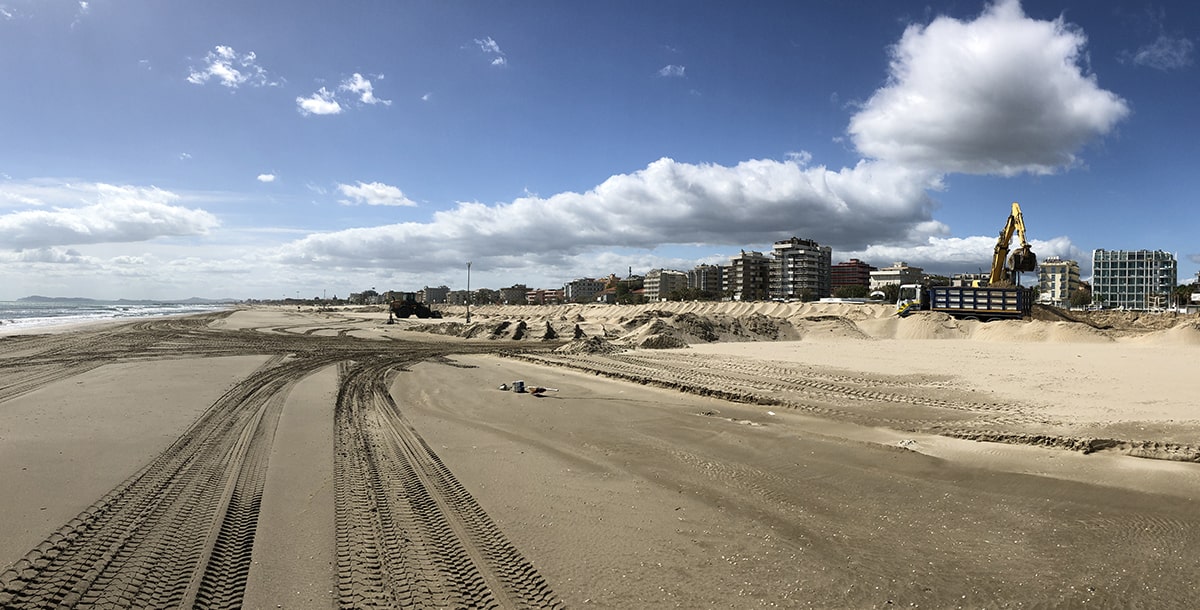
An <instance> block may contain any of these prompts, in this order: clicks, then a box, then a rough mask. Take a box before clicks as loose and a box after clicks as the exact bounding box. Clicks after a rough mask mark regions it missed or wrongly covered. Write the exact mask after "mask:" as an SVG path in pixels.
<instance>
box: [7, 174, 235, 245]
mask: <svg viewBox="0 0 1200 610" xmlns="http://www.w3.org/2000/svg"><path fill="white" fill-rule="evenodd" d="M9 188H11V185H3V186H0V195H3V193H2V191H3V190H8V189H9ZM39 194H40V195H41V196H42V197H44V198H46V199H49V201H44V202H43V203H42V204H41V205H40V206H39V207H37V208H35V209H25V210H19V211H15V212H11V213H8V214H4V215H0V243H3V244H4V245H5V246H7V247H10V248H15V249H20V250H23V249H35V250H36V249H44V248H52V247H55V246H67V245H78V244H100V243H119V242H136V241H146V240H151V239H155V238H157V237H168V236H175V237H177V236H188V235H202V234H204V233H207V232H208V231H209V230H210V229H213V228H215V227H217V226H218V225H219V224H220V222H219V221H218V220H217V218H216V217H215V216H213V215H212V214H210V213H208V212H206V211H204V210H198V209H189V208H185V207H181V206H178V205H173V203H174V202H176V201H177V200H178V199H179V196H178V195H176V194H175V193H172V192H170V191H165V190H162V189H159V188H155V187H136V186H115V185H111V184H103V183H98V184H66V185H62V186H60V187H58V188H50V187H48V186H42V187H40V188H39Z"/></svg>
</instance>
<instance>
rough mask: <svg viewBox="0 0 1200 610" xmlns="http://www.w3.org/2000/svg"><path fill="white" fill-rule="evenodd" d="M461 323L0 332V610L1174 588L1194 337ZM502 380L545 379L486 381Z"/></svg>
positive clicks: (1197, 438) (879, 598) (695, 601)
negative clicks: (537, 389)
mask: <svg viewBox="0 0 1200 610" xmlns="http://www.w3.org/2000/svg"><path fill="white" fill-rule="evenodd" d="M462 313H463V312H461V311H458V310H453V309H451V310H448V311H447V318H445V319H443V320H421V321H418V320H416V319H412V320H402V321H399V322H398V323H397V324H390V325H389V324H385V322H386V321H387V314H386V312H382V311H379V310H377V309H376V310H370V309H339V310H315V309H309V308H305V309H302V310H297V309H295V308H292V309H283V308H270V307H259V308H253V309H249V308H247V309H239V310H236V311H230V312H222V313H212V314H203V315H196V316H187V317H179V318H164V319H154V320H143V321H137V322H131V323H112V324H103V325H89V326H87V327H78V328H73V329H71V330H69V331H67V332H58V333H46V334H28V333H27V334H10V335H0V489H4V490H6V492H5V493H4V494H0V514H2V515H4V518H3V519H2V520H0V606H3V607H6V608H7V607H12V608H44V607H93V606H98V605H105V606H111V607H167V606H173V607H179V606H188V607H229V608H236V607H247V608H276V607H283V608H329V607H346V608H351V607H353V608H372V607H379V608H382V607H411V608H430V607H446V608H451V607H454V608H458V607H469V608H477V607H478V608H483V607H503V608H541V607H552V608H553V607H598V608H665V607H681V608H697V607H733V608H753V607H816V608H888V607H923V608H957V607H964V608H984V607H986V608H998V607H1024V606H1036V607H1081V606H1085V605H1086V606H1089V607H1129V606H1135V607H1147V608H1157V607H1163V608H1166V607H1188V606H1189V605H1190V604H1192V603H1194V600H1195V599H1196V597H1197V595H1198V594H1200V573H1197V571H1196V570H1195V566H1196V565H1197V564H1198V563H1200V511H1197V510H1196V509H1195V506H1196V501H1197V500H1198V499H1200V409H1198V408H1197V407H1196V406H1195V401H1194V399H1193V398H1192V394H1193V392H1192V390H1191V388H1190V386H1191V384H1190V381H1191V374H1192V371H1193V370H1194V368H1195V365H1194V361H1195V357H1196V355H1197V354H1198V353H1200V321H1198V320H1197V319H1196V318H1195V317H1192V318H1187V317H1184V316H1175V317H1171V318H1170V319H1163V318H1162V317H1158V318H1151V317H1149V316H1141V317H1139V316H1136V315H1125V316H1123V317H1121V316H1109V317H1108V318H1103V319H1102V318H1098V317H1094V318H1089V319H1086V320H1085V319H1078V320H1067V319H1059V318H1054V317H1046V316H1042V317H1041V318H1040V319H1035V320H1029V321H1019V322H1018V321H1008V322H993V323H988V324H983V323H979V322H959V321H955V320H952V319H950V318H948V317H939V316H936V315H918V316H913V317H910V318H905V319H899V318H895V317H894V316H891V315H890V313H891V312H890V311H889V310H888V308H887V307H886V306H873V305H851V304H798V303H795V304H790V303H789V304H782V303H776V304H771V303H764V304H729V303H725V304H704V303H693V304H688V303H683V304H669V305H667V304H664V305H663V306H654V307H651V306H636V307H616V306H608V307H596V306H564V307H547V308H535V307H524V308H500V307H493V308H473V309H472V322H471V323H470V324H467V323H466V320H465V318H464V317H462V315H461V314H462ZM576 337H578V338H576ZM518 380H520V381H523V382H525V383H526V384H527V385H529V386H541V387H548V388H552V390H550V391H546V392H544V393H541V394H539V395H533V394H530V393H528V392H526V393H516V392H513V391H511V390H502V389H501V385H502V384H504V385H506V386H511V385H512V383H513V382H514V381H518Z"/></svg>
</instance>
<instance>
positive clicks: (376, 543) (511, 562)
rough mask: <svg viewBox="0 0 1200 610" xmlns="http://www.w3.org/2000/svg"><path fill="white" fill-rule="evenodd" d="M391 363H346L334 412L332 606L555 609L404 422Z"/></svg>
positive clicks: (526, 566)
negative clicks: (390, 383) (392, 389)
mask: <svg viewBox="0 0 1200 610" xmlns="http://www.w3.org/2000/svg"><path fill="white" fill-rule="evenodd" d="M390 368H391V364H384V365H380V364H378V363H357V364H354V365H351V364H349V363H345V364H343V365H342V367H341V370H340V372H341V375H342V377H343V382H342V383H341V390H340V392H339V395H338V401H337V406H336V413H337V414H336V418H337V438H336V440H335V443H336V450H335V462H334V473H335V474H334V477H335V497H336V500H335V502H336V510H337V529H338V532H337V534H338V537H337V580H338V603H339V604H340V605H341V606H342V607H353V608H561V607H562V602H561V601H560V600H558V598H557V597H556V596H555V595H554V593H553V592H552V591H551V590H550V587H549V586H548V585H547V584H546V582H545V580H544V579H543V578H542V576H541V575H540V574H539V573H538V572H537V570H536V569H535V568H534V567H533V565H532V564H530V563H529V561H528V560H526V559H525V558H524V557H523V556H521V554H520V553H519V552H518V551H517V549H516V548H515V547H514V546H513V545H512V544H511V543H510V542H509V541H508V539H507V538H505V536H504V535H503V533H501V532H500V530H499V528H498V527H497V526H496V525H495V523H493V522H492V520H491V518H490V517H488V516H487V514H486V513H485V512H484V511H483V509H482V508H481V507H480V506H479V505H478V503H476V502H475V500H474V498H473V497H471V495H470V493H469V492H468V491H467V490H466V488H465V487H463V485H462V484H461V483H459V482H458V480H457V479H456V478H455V477H454V475H453V474H452V473H451V472H450V470H449V469H448V468H446V466H445V465H444V464H443V463H442V461H441V459H439V458H438V456H437V455H436V454H435V453H434V452H433V451H432V449H430V448H429V446H428V445H427V444H426V443H425V441H424V439H422V438H421V436H420V435H419V434H418V433H417V431H416V430H415V429H414V428H413V427H412V426H411V425H410V424H409V422H408V421H407V420H406V418H405V417H404V415H403V414H402V413H401V411H400V409H399V408H398V407H397V405H396V403H395V401H394V400H393V399H392V397H391V395H390V394H389V393H388V391H387V376H388V370H389V369H390Z"/></svg>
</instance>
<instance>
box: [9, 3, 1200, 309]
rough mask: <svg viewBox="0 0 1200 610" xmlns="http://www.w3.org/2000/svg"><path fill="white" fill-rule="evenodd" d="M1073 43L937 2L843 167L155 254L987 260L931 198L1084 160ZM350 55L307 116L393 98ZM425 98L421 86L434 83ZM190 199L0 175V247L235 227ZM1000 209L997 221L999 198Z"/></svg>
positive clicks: (1086, 117)
mask: <svg viewBox="0 0 1200 610" xmlns="http://www.w3.org/2000/svg"><path fill="white" fill-rule="evenodd" d="M472 40H473V42H468V43H466V45H465V46H473V47H475V48H477V49H478V51H479V52H480V53H481V54H482V55H483V56H484V57H485V58H486V60H487V61H488V62H489V63H490V65H492V66H496V67H502V68H504V70H500V71H501V72H504V71H507V70H509V69H512V68H513V66H510V65H509V55H508V54H506V53H505V52H504V51H502V50H501V47H500V44H499V43H498V42H497V41H496V40H494V39H493V38H492V37H490V36H485V37H480V38H475V39H472ZM1188 44H1189V45H1190V43H1188ZM1086 45H1087V39H1086V37H1085V36H1084V34H1083V33H1082V32H1081V31H1079V30H1078V29H1077V28H1075V27H1073V26H1071V25H1070V24H1068V23H1066V22H1065V21H1064V20H1063V19H1062V18H1061V17H1060V18H1059V19H1056V20H1052V21H1045V20H1038V19H1033V18H1030V17H1029V16H1027V15H1026V14H1025V13H1024V11H1023V10H1022V8H1021V5H1020V2H1019V1H1018V0H997V1H996V2H994V3H992V4H989V5H987V6H985V7H984V8H983V10H982V12H981V13H980V14H979V15H978V16H977V17H975V18H973V19H970V20H962V19H956V18H952V17H948V16H940V17H937V18H934V19H933V20H932V21H930V22H929V23H928V24H924V25H921V24H913V25H910V26H908V27H907V29H906V30H905V31H904V33H903V35H902V36H901V37H900V39H899V40H898V41H897V42H896V43H895V44H894V45H893V46H891V47H890V48H889V49H887V52H888V60H889V61H888V72H887V73H886V74H884V75H881V76H883V77H885V80H884V82H883V84H882V86H880V87H879V88H878V89H877V90H875V91H874V93H873V94H872V95H870V96H869V97H868V98H867V99H866V100H865V101H861V102H858V103H857V105H856V111H855V112H854V114H853V115H852V116H851V117H850V119H849V122H848V124H847V125H846V127H845V135H846V136H847V141H848V142H849V143H850V144H852V145H853V150H854V151H855V152H856V154H857V155H858V156H859V157H860V160H859V161H858V162H857V163H855V164H854V165H853V166H850V167H829V166H827V165H826V164H823V163H821V162H820V160H819V159H815V158H814V156H813V155H812V154H811V153H809V152H806V151H797V152H793V153H791V154H788V155H786V157H785V158H782V159H770V158H756V159H748V160H744V161H741V162H739V163H736V164H733V165H721V164H716V163H689V162H683V161H677V160H675V159H672V158H669V157H662V158H659V159H657V160H653V161H651V162H649V163H648V164H647V165H646V166H645V167H641V168H638V169H636V170H632V171H629V172H627V173H620V174H616V175H612V176H610V177H608V178H607V179H605V180H603V181H601V182H600V183H599V184H597V185H595V186H594V187H592V188H589V189H586V190H583V191H581V192H572V191H564V192H559V193H555V194H551V195H547V196H539V195H535V194H527V195H526V196H523V197H519V198H516V199H513V200H512V201H503V202H479V201H461V202H457V203H455V204H454V205H453V207H450V208H449V209H444V210H438V211H434V212H432V213H431V214H430V216H429V218H428V220H424V221H409V222H402V223H394V224H381V225H373V226H359V227H356V228H345V229H341V230H331V231H327V232H312V233H311V234H307V235H304V236H302V237H299V238H297V239H293V240H291V241H286V242H277V243H275V244H274V245H269V246H260V247H257V248H254V247H249V246H247V247H242V248H237V249H226V250H225V252H227V254H225V255H224V256H222V255H213V254H212V253H211V252H208V253H207V254H205V255H204V256H202V257H200V258H202V259H203V261H197V260H194V257H188V256H180V255H178V254H177V253H174V252H175V251H171V252H173V254H166V253H165V252H167V250H163V252H164V254H161V256H162V257H163V258H162V259H161V260H159V261H158V262H159V263H161V264H162V267H161V269H162V270H163V271H162V273H163V274H164V276H165V275H166V274H168V273H177V272H178V269H179V268H180V267H179V265H181V264H183V263H185V262H190V264H191V266H190V267H189V269H191V271H190V273H214V274H215V273H221V272H223V270H238V271H239V272H245V269H246V268H248V267H261V268H264V269H270V270H273V271H270V272H267V273H266V275H271V274H278V273H281V272H284V270H290V271H288V272H290V273H293V274H294V275H295V276H296V277H306V278H307V277H312V278H316V277H322V276H328V275H329V274H331V273H338V274H344V275H345V274H349V275H354V274H355V273H358V272H362V273H363V274H366V273H367V272H371V271H376V270H378V269H379V268H380V267H384V268H390V269H402V268H405V267H409V268H411V267H412V266H414V264H415V262H419V264H420V266H421V267H423V268H426V269H431V270H435V272H433V273H430V274H427V275H424V276H422V275H421V274H420V273H412V274H411V275H412V277H436V276H437V274H439V273H442V274H444V273H445V270H448V269H455V270H457V269H459V268H460V267H461V266H462V264H463V262H464V261H466V260H471V261H473V265H474V269H475V270H476V271H477V272H491V273H492V276H493V277H508V278H510V282H520V281H526V277H527V276H532V277H542V278H553V277H557V278H558V280H559V281H566V280H569V279H571V278H574V277H581V276H595V275H601V274H604V273H607V272H608V271H610V270H611V269H612V266H613V265H616V268H618V269H624V267H625V263H629V264H631V265H632V264H639V265H642V264H648V265H654V266H674V265H673V263H679V262H680V261H678V259H673V258H670V257H666V256H656V255H655V254H654V251H655V250H656V249H658V248H662V247H664V246H670V245H679V246H689V247H695V246H706V247H712V248H713V249H720V248H730V249H732V248H738V247H747V248H756V247H764V246H766V247H769V244H770V242H771V241H774V240H777V239H785V238H787V237H790V236H793V235H797V236H800V237H807V238H812V239H815V240H817V241H818V242H820V243H821V244H823V245H830V246H832V247H833V248H834V250H835V252H836V255H837V256H839V257H841V258H843V259H844V258H850V257H857V258H861V259H865V260H870V261H872V262H875V263H876V264H878V263H883V264H887V263H890V262H891V261H893V260H905V261H908V262H910V263H912V264H915V265H922V266H926V267H932V268H938V267H942V268H945V267H947V266H956V265H964V264H965V265H970V264H976V263H980V262H984V263H986V262H987V261H990V258H991V253H992V247H993V246H994V244H995V237H994V235H993V236H967V237H956V236H954V235H953V230H952V227H950V226H948V225H947V224H945V223H944V222H942V221H940V220H938V218H937V217H936V212H937V210H938V209H939V203H938V200H937V198H936V195H937V193H939V192H943V191H944V190H945V189H946V188H948V187H947V183H948V180H947V179H948V177H950V176H952V175H954V174H968V175H981V176H997V177H1012V176H1018V175H1044V176H1051V175H1054V174H1058V173H1061V172H1068V171H1071V170H1073V169H1075V168H1077V167H1078V166H1079V165H1080V163H1081V159H1080V154H1081V150H1082V149H1083V148H1084V147H1085V146H1087V145H1088V144H1089V143H1091V142H1094V141H1096V140H1098V139H1101V138H1103V137H1104V136H1106V135H1109V134H1111V133H1112V132H1113V131H1114V130H1115V129H1116V128H1117V126H1118V125H1120V124H1121V122H1122V121H1123V120H1124V119H1126V118H1127V117H1129V116H1130V114H1131V105H1130V103H1129V102H1128V101H1127V100H1125V99H1123V98H1122V97H1121V96H1119V95H1117V94H1116V93H1113V92H1111V91H1108V90H1105V89H1104V88H1102V87H1101V86H1100V85H1099V84H1098V82H1097V79H1096V77H1095V75H1093V74H1091V73H1090V72H1089V70H1088V67H1087V65H1088V62H1087V48H1086ZM1180 47H1181V45H1180V44H1179V43H1178V42H1176V43H1175V44H1168V43H1161V44H1159V47H1158V48H1152V49H1146V50H1143V52H1142V53H1141V54H1135V55H1131V58H1132V59H1131V61H1137V62H1143V63H1144V64H1147V65H1154V66H1155V67H1158V66H1160V65H1164V64H1167V62H1174V65H1178V64H1179V63H1180V62H1183V61H1186V59H1184V58H1181V57H1180V54H1181V53H1182V54H1183V57H1185V58H1186V57H1190V53H1191V48H1190V46H1187V47H1185V48H1182V49H1181V48H1180ZM212 49H213V50H212V51H209V52H207V54H206V55H205V56H204V57H203V58H202V59H200V60H196V61H193V62H192V65H190V66H189V67H188V69H187V70H186V73H185V74H183V75H182V76H181V80H182V81H185V82H186V83H189V84H190V85H196V86H205V85H218V86H220V87H225V88H228V89H229V90H230V91H231V92H233V91H235V90H237V89H238V88H239V87H241V86H247V87H269V88H280V87H284V86H285V83H286V82H287V81H286V79H284V78H282V77H279V76H276V75H275V73H274V72H273V71H268V69H267V68H266V67H264V65H263V60H262V58H260V57H259V56H257V55H256V54H255V53H254V52H252V51H244V52H243V51H238V50H235V49H234V48H233V47H232V46H228V45H224V44H217V45H215V46H213V47H212ZM1154 62H1157V63H1154ZM659 65H661V64H659ZM1159 69H1163V68H1159ZM691 73H692V71H691V70H688V71H687V72H686V73H685V70H684V68H683V67H682V66H681V65H676V64H670V65H667V67H665V68H662V69H661V70H658V73H657V74H658V75H659V76H666V77H671V79H687V78H689V76H688V75H690V74H691ZM350 74H351V76H342V77H337V80H334V81H333V82H335V83H337V84H334V85H329V86H320V87H318V88H317V90H316V91H315V92H312V90H311V89H308V90H307V91H308V92H310V93H307V94H301V95H295V96H294V97H293V96H291V95H290V94H289V97H290V98H292V99H294V102H290V99H289V102H290V103H294V106H293V108H295V110H294V111H293V112H299V113H300V114H301V115H303V117H304V118H303V119H302V120H305V121H337V120H338V117H336V116H334V115H339V114H342V113H344V112H346V110H347V109H349V108H351V107H361V106H375V107H377V108H375V109H373V110H372V111H373V112H374V111H380V112H384V111H387V110H386V109H387V107H389V106H391V105H392V101H391V100H387V99H382V98H379V97H377V96H376V93H375V84H377V83H378V82H379V81H380V80H382V78H383V77H382V76H381V75H373V76H371V77H370V78H368V77H367V76H364V75H363V74H364V73H363V72H350ZM369 76H370V75H369ZM373 80H374V81H375V83H373V82H372V81H373ZM238 95H241V93H238ZM389 97H394V96H389ZM422 99H423V100H425V101H426V102H430V94H428V93H426V94H424V95H423V96H422ZM185 154H186V153H185ZM190 157H191V156H190V155H188V159H187V160H188V161H189V162H190V161H191V158H190ZM182 158H183V157H181V159H182ZM251 175H253V173H251ZM257 182H258V183H259V185H258V186H259V187H260V188H270V186H271V185H273V184H277V178H276V174H275V173H273V172H272V173H262V174H259V175H258V178H257ZM404 190H408V189H407V188H406V187H405V185H403V184H401V185H393V184H388V183H387V182H386V181H380V180H378V179H377V178H374V177H362V179H353V178H352V179H350V180H347V181H346V182H337V183H335V184H333V185H332V186H330V187H328V188H321V187H319V188H314V189H313V191H314V192H315V193H318V194H319V195H320V196H324V198H323V199H322V200H320V201H318V204H324V205H335V206H346V207H352V206H361V207H362V208H376V207H388V206H395V207H404V208H412V209H415V210H421V209H423V208H424V207H425V204H422V203H419V202H417V201H414V200H412V199H410V198H409V197H408V196H407V195H405V193H404ZM201 199H202V198H201ZM192 201H196V198H193V197H192V196H190V195H181V194H177V193H173V192H169V191H166V190H162V189H158V188H155V187H153V186H136V185H111V184H103V183H77V182H76V183H66V182H63V181H53V180H45V179H40V180H13V179H9V178H7V177H4V176H2V175H0V244H3V246H4V249H5V252H0V261H4V262H6V263H11V264H14V265H15V264H30V265H33V264H42V265H62V264H74V263H80V262H81V261H82V262H86V264H87V265H89V266H90V267H92V268H113V269H120V268H124V267H125V266H128V265H129V264H131V262H137V263H138V264H142V263H145V262H147V261H149V260H151V259H153V258H154V257H153V256H151V255H146V254H144V253H142V254H139V255H137V256H134V257H131V256H130V255H126V254H114V255H111V256H110V257H109V258H107V259H106V258H103V257H99V256H85V255H82V254H80V252H79V251H78V250H77V249H76V247H78V246H83V245H94V244H134V243H145V242H151V241H162V240H165V239H177V238H193V239H207V238H212V237H214V236H217V235H221V234H223V232H226V231H233V230H234V226H233V225H232V224H231V223H230V222H229V221H227V220H226V219H223V218H218V216H217V215H215V214H214V213H211V212H209V211H205V210H204V209H201V208H199V207H196V206H195V205H194V204H193V203H190V202H192ZM184 202H189V203H187V204H185V203H184ZM1004 203H1006V202H1004ZM1003 208H1004V206H1003V205H1000V206H999V209H1001V210H1002V209H1003ZM996 216H997V223H996V224H997V228H999V226H1000V224H1001V220H1002V212H997V214H996ZM246 230H247V231H249V230H250V229H249V228H247V229H246ZM1035 249H1036V250H1037V251H1038V253H1039V255H1041V256H1043V257H1045V256H1052V255H1060V256H1064V257H1072V258H1080V257H1081V254H1082V253H1081V252H1080V251H1079V250H1078V248H1076V246H1075V245H1074V244H1073V243H1072V241H1071V239H1070V237H1069V236H1065V235H1064V236H1056V237H1053V238H1051V239H1047V240H1044V241H1035ZM631 250H632V251H636V252H633V253H629V251H631ZM614 252H616V253H621V254H616V253H614ZM201 262H202V264H200V263H201ZM695 262H712V261H695ZM598 264H605V265H608V267H605V268H597V265H598ZM456 272H457V271H456ZM213 296H216V295H213ZM220 296H223V295H220Z"/></svg>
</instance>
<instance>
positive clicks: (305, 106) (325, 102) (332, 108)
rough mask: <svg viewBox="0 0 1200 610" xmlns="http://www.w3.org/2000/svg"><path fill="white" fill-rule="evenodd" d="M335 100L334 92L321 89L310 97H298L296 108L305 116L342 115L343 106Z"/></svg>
mask: <svg viewBox="0 0 1200 610" xmlns="http://www.w3.org/2000/svg"><path fill="white" fill-rule="evenodd" d="M334 98H335V96H334V94H333V92H331V91H329V90H328V89H326V88H325V87H321V88H320V89H318V90H317V92H316V93H314V94H312V95H310V96H308V97H297V98H296V106H297V109H298V110H299V111H300V114H302V115H304V116H308V115H310V114H341V112H342V105H341V104H339V103H338V102H337V100H336V99H334Z"/></svg>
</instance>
